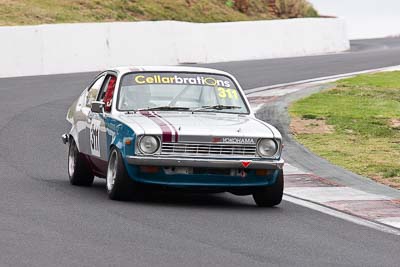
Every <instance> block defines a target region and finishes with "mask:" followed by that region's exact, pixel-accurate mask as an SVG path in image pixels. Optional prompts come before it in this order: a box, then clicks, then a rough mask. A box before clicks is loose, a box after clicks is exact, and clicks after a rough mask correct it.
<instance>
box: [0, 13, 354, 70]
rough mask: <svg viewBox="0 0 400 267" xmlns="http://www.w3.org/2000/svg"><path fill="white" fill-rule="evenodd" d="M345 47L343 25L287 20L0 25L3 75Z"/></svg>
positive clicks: (259, 56) (286, 54)
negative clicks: (204, 22) (203, 22)
mask: <svg viewBox="0 0 400 267" xmlns="http://www.w3.org/2000/svg"><path fill="white" fill-rule="evenodd" d="M347 49H349V41H348V38H347V36H346V31H345V25H344V22H343V21H341V20H338V19H318V18H310V19H291V20H274V21H249V22H228V23H207V24H202V23H188V22H175V21H158V22H115V23H80V24H56V25H38V26H18V27H0V77H11V76H27V75H42V74H55V73H69V72H84V71H96V70H102V69H105V68H108V67H113V66H118V65H176V64H180V63H211V62H222V61H237V60H254V59H264V58H276V57H293V56H306V55H314V54H322V53H334V52H340V51H344V50H347Z"/></svg>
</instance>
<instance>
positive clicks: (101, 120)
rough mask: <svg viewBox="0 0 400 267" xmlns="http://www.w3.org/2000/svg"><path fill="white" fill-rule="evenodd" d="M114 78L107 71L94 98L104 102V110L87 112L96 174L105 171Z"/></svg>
mask: <svg viewBox="0 0 400 267" xmlns="http://www.w3.org/2000/svg"><path fill="white" fill-rule="evenodd" d="M116 80H117V76H116V75H115V74H113V73H108V74H107V75H106V77H105V79H104V82H103V85H102V86H101V88H100V90H99V93H98V95H97V98H96V101H102V102H104V103H105V105H104V111H103V112H101V113H96V112H93V111H91V110H89V114H88V124H87V125H88V133H89V144H90V156H91V161H92V164H93V165H94V167H95V169H96V170H97V171H96V172H97V175H98V176H105V175H106V171H107V161H108V154H109V144H108V142H107V125H106V120H107V117H109V116H110V114H111V106H112V99H113V93H114V89H115V84H116Z"/></svg>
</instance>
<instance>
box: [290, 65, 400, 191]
mask: <svg viewBox="0 0 400 267" xmlns="http://www.w3.org/2000/svg"><path fill="white" fill-rule="evenodd" d="M289 112H290V115H291V116H292V121H295V122H296V124H299V121H300V126H299V125H291V127H292V131H293V134H294V135H295V138H296V139H297V141H299V142H300V143H302V144H303V145H305V146H306V147H308V148H309V149H310V150H311V151H313V152H314V153H316V154H318V155H320V156H322V157H324V158H326V159H327V160H329V161H331V162H332V163H334V164H336V165H339V166H342V167H344V168H346V169H349V170H351V171H353V172H355V173H358V174H361V175H363V176H367V177H370V178H372V179H374V180H376V181H378V182H381V183H384V184H387V185H390V186H392V187H395V188H397V189H400V72H398V71H397V72H384V73H377V74H371V75H360V76H357V77H354V78H350V79H345V80H341V81H339V82H337V84H336V87H335V88H333V89H330V90H328V91H324V92H320V93H317V94H314V95H311V96H309V97H307V98H304V99H302V100H299V101H297V102H295V103H293V104H292V105H291V107H290V108H289ZM310 120H311V121H312V123H310V122H309V121H310ZM319 122H320V123H319ZM319 124H323V125H325V124H326V125H329V126H330V127H331V128H332V129H333V131H326V132H324V131H313V127H319V126H320V125H319Z"/></svg>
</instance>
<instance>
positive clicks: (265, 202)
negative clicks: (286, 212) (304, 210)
mask: <svg viewBox="0 0 400 267" xmlns="http://www.w3.org/2000/svg"><path fill="white" fill-rule="evenodd" d="M283 184H284V182H283V170H280V171H279V175H278V178H277V180H276V183H275V184H273V185H271V186H266V187H260V188H257V190H256V191H255V192H253V199H254V201H255V202H256V204H257V206H259V207H273V206H276V205H278V204H279V203H281V201H282V196H283Z"/></svg>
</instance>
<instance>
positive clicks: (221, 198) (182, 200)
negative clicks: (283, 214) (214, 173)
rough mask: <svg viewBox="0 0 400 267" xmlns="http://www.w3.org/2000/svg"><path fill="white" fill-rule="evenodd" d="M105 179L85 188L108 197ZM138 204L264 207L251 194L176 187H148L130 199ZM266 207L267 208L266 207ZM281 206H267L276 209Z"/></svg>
mask: <svg viewBox="0 0 400 267" xmlns="http://www.w3.org/2000/svg"><path fill="white" fill-rule="evenodd" d="M105 187H106V185H105V181H104V180H100V179H97V180H96V181H95V183H94V184H93V185H92V187H89V188H86V189H85V190H88V191H92V192H96V194H97V193H98V194H101V195H102V196H104V198H107V194H106V189H105ZM110 201H111V200H110ZM124 202H129V203H132V204H136V205H149V206H165V207H166V206H168V207H191V208H207V209H209V208H215V209H220V208H223V209H226V208H229V209H246V210H248V209H251V210H258V211H260V210H261V209H262V208H259V207H257V206H256V204H255V203H254V202H253V199H252V197H251V196H235V195H232V194H230V193H202V192H200V193H198V192H187V191H181V190H176V189H170V190H169V189H159V188H151V189H149V188H146V189H145V190H143V191H142V192H140V193H139V196H137V197H135V198H131V199H128V200H126V201H124ZM264 209H265V208H264ZM276 209H279V207H274V208H267V209H266V210H276Z"/></svg>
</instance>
